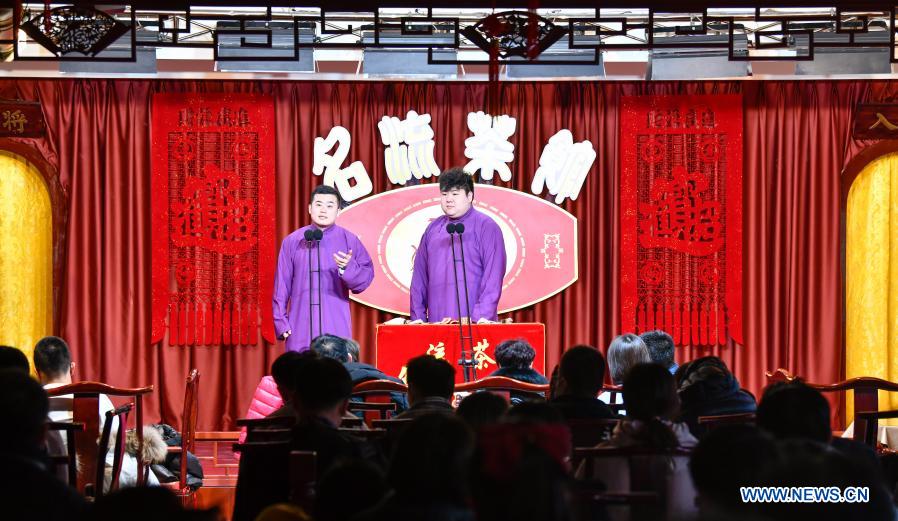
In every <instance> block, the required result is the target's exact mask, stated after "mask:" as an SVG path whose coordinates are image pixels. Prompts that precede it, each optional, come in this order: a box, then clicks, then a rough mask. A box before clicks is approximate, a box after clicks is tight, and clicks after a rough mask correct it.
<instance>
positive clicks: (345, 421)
mask: <svg viewBox="0 0 898 521" xmlns="http://www.w3.org/2000/svg"><path fill="white" fill-rule="evenodd" d="M390 405H393V404H390ZM364 424H365V421H364V420H362V419H361V418H356V417H353V418H349V417H344V418H342V419H341V420H340V428H341V429H360V428H361V427H362V425H364Z"/></svg>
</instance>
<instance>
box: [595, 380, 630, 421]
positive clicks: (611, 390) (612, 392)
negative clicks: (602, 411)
mask: <svg viewBox="0 0 898 521" xmlns="http://www.w3.org/2000/svg"><path fill="white" fill-rule="evenodd" d="M604 393H608V407H609V408H610V409H611V410H612V411H614V412H615V413H616V414H620V413H621V411H623V410H624V409H626V407H625V406H624V388H623V386H622V385H613V384H604V385H602V390H601V391H600V392H599V395H602V394H604Z"/></svg>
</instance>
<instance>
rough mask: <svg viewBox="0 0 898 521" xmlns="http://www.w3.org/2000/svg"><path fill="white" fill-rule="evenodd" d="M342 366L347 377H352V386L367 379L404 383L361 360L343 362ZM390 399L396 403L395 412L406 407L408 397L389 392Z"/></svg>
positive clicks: (397, 412)
mask: <svg viewBox="0 0 898 521" xmlns="http://www.w3.org/2000/svg"><path fill="white" fill-rule="evenodd" d="M343 367H345V368H346V370H347V371H349V377H350V378H352V385H353V386H355V385H357V384H360V383H362V382H367V381H369V380H390V381H393V382H396V383H401V384H404V383H405V382H403V381H402V380H400V379H399V378H396V377H394V376H389V375H387V374H386V373H384V372H383V371H381V370H380V369H378V368H376V367H374V366H373V365H368V364H363V363H361V362H346V363H344V364H343ZM390 401H392V402H393V403H395V404H396V414H399V413H401V412H402V411H404V410H406V409H408V398H407V397H406V395H405V394H403V393H390Z"/></svg>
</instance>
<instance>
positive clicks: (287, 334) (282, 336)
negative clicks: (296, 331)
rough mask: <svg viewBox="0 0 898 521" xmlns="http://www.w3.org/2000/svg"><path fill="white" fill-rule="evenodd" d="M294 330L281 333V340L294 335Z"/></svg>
mask: <svg viewBox="0 0 898 521" xmlns="http://www.w3.org/2000/svg"><path fill="white" fill-rule="evenodd" d="M292 334H293V331H290V330H287V331H284V332H283V333H281V340H287V337H288V336H290V335H292Z"/></svg>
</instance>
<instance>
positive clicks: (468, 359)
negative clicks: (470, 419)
mask: <svg viewBox="0 0 898 521" xmlns="http://www.w3.org/2000/svg"><path fill="white" fill-rule="evenodd" d="M455 233H457V234H458V249H460V250H461V274H462V278H463V280H464V286H465V308H466V312H467V317H468V340H469V347H470V348H471V349H470V350H468V351H465V350H464V346H462V352H461V357H462V361H463V362H464V364H465V367H466V368H467V367H470V368H471V378H472V379H473V380H476V379H477V367H475V365H476V364H474V329H473V327H472V326H471V321H472V320H473V317H472V316H471V300H470V299H469V297H468V270H467V269H465V243H464V241H463V240H462V236H463V234H464V233H465V225H464V224H462V223H458V224H456V225H455ZM459 316H461V315H459ZM459 323H461V321H459Z"/></svg>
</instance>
